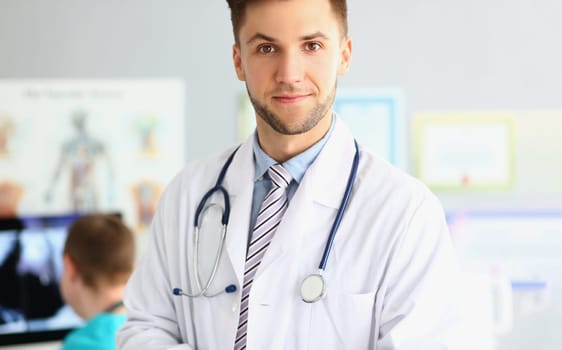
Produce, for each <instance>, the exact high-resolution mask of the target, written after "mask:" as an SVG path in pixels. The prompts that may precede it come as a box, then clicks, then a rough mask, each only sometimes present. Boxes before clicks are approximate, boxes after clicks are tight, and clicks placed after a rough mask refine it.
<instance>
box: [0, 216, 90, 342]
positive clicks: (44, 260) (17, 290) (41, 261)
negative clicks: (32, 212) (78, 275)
mask: <svg viewBox="0 0 562 350" xmlns="http://www.w3.org/2000/svg"><path fill="white" fill-rule="evenodd" d="M76 218H78V215H77V214H68V215H53V216H27V217H18V218H11V219H8V218H0V286H1V287H0V345H7V344H18V343H28V342H39V341H48V340H56V339H62V338H63V336H64V335H65V334H66V333H67V332H68V331H70V330H71V329H73V328H76V327H77V326H80V325H81V324H82V320H81V319H80V318H79V317H78V316H77V315H76V314H75V313H74V312H73V311H72V309H71V308H70V306H68V305H66V304H65V303H64V301H63V300H62V298H61V294H60V291H59V280H60V277H61V274H62V251H63V247H64V242H65V239H66V235H67V230H68V227H69V226H70V225H71V224H72V222H73V221H74V220H76Z"/></svg>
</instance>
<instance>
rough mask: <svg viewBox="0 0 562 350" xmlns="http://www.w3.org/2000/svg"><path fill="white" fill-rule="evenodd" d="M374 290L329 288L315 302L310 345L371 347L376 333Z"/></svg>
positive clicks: (310, 347) (315, 347)
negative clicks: (354, 291)
mask: <svg viewBox="0 0 562 350" xmlns="http://www.w3.org/2000/svg"><path fill="white" fill-rule="evenodd" d="M374 302H375V293H365V294H345V293H338V292H332V293H331V292H330V290H328V292H327V294H326V296H325V297H324V298H323V299H322V300H320V301H318V302H316V303H314V304H312V313H311V318H310V322H311V324H310V335H309V346H308V348H309V349H311V350H312V349H334V350H335V349H338V350H342V349H353V350H361V349H368V347H369V341H370V338H371V335H372V334H374V325H375V323H374V317H373V315H374Z"/></svg>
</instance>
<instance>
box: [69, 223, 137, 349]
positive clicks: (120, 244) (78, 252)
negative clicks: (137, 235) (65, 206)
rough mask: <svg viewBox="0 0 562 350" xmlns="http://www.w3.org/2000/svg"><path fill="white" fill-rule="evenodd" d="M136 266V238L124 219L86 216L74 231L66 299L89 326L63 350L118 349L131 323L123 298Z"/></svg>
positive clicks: (70, 232) (74, 225)
mask: <svg viewBox="0 0 562 350" xmlns="http://www.w3.org/2000/svg"><path fill="white" fill-rule="evenodd" d="M134 261H135V243H134V237H133V234H132V232H131V230H130V229H129V228H128V227H127V226H126V225H125V224H124V223H123V222H122V221H121V220H120V219H119V218H117V217H115V216H112V215H102V214H96V215H89V216H82V217H80V218H79V219H77V220H76V221H75V222H74V224H73V225H72V226H71V227H70V230H69V232H68V237H67V239H66V243H65V246H64V257H63V264H64V267H63V273H62V277H61V283H60V287H61V293H62V296H63V298H64V300H65V301H66V302H67V303H68V304H69V305H70V306H71V307H72V308H73V309H74V311H75V312H76V313H77V314H78V315H79V316H80V317H82V318H83V319H84V320H86V321H87V323H86V324H85V326H84V327H82V328H80V329H77V330H74V331H73V332H71V333H69V334H68V335H67V336H66V338H65V340H64V344H63V350H75V349H80V350H88V349H96V350H105V349H115V333H116V332H117V330H118V329H119V328H120V327H121V326H122V325H123V323H124V322H125V320H126V316H125V314H124V311H125V309H124V307H123V302H122V298H123V291H124V288H125V283H126V282H127V279H128V278H129V275H130V274H131V272H132V270H133V265H134Z"/></svg>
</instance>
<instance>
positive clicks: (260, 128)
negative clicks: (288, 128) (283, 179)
mask: <svg viewBox="0 0 562 350" xmlns="http://www.w3.org/2000/svg"><path fill="white" fill-rule="evenodd" d="M331 123H332V110H331V109H330V111H329V113H327V114H326V116H324V118H322V119H321V120H320V121H319V122H318V124H316V126H314V127H313V128H312V129H310V130H309V131H307V132H304V133H302V134H296V135H284V134H281V133H279V132H277V131H275V130H274V129H273V128H271V127H270V126H269V125H268V124H267V123H266V122H264V121H263V120H261V118H257V120H256V124H257V128H256V129H257V133H258V141H259V144H260V146H261V148H262V149H263V151H264V152H265V153H266V154H267V155H268V156H270V157H271V158H273V159H274V160H275V161H277V162H279V163H283V162H285V161H287V160H289V159H291V158H293V157H294V156H296V155H298V154H301V153H302V152H304V151H306V150H307V149H309V148H310V147H311V146H313V145H314V144H315V143H317V142H318V141H320V140H321V139H322V138H323V137H324V136H325V135H326V134H327V133H328V131H329V130H330V126H331Z"/></svg>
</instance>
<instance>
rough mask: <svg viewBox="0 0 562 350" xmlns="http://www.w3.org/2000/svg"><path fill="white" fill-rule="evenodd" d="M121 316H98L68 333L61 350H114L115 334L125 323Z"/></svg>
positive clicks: (123, 317) (124, 317) (124, 318)
mask: <svg viewBox="0 0 562 350" xmlns="http://www.w3.org/2000/svg"><path fill="white" fill-rule="evenodd" d="M125 321H126V316H125V315H122V314H115V315H113V314H100V315H97V316H95V317H94V318H92V319H91V320H90V321H88V322H87V323H86V324H85V325H84V326H83V327H82V328H79V329H76V330H74V331H72V332H70V333H69V334H68V335H67V336H66V338H65V339H64V342H63V348H62V350H78V349H80V350H90V349H91V350H94V349H95V350H106V349H107V350H109V349H115V334H116V333H117V330H118V329H119V328H120V327H121V326H122V325H123V324H124V323H125Z"/></svg>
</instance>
